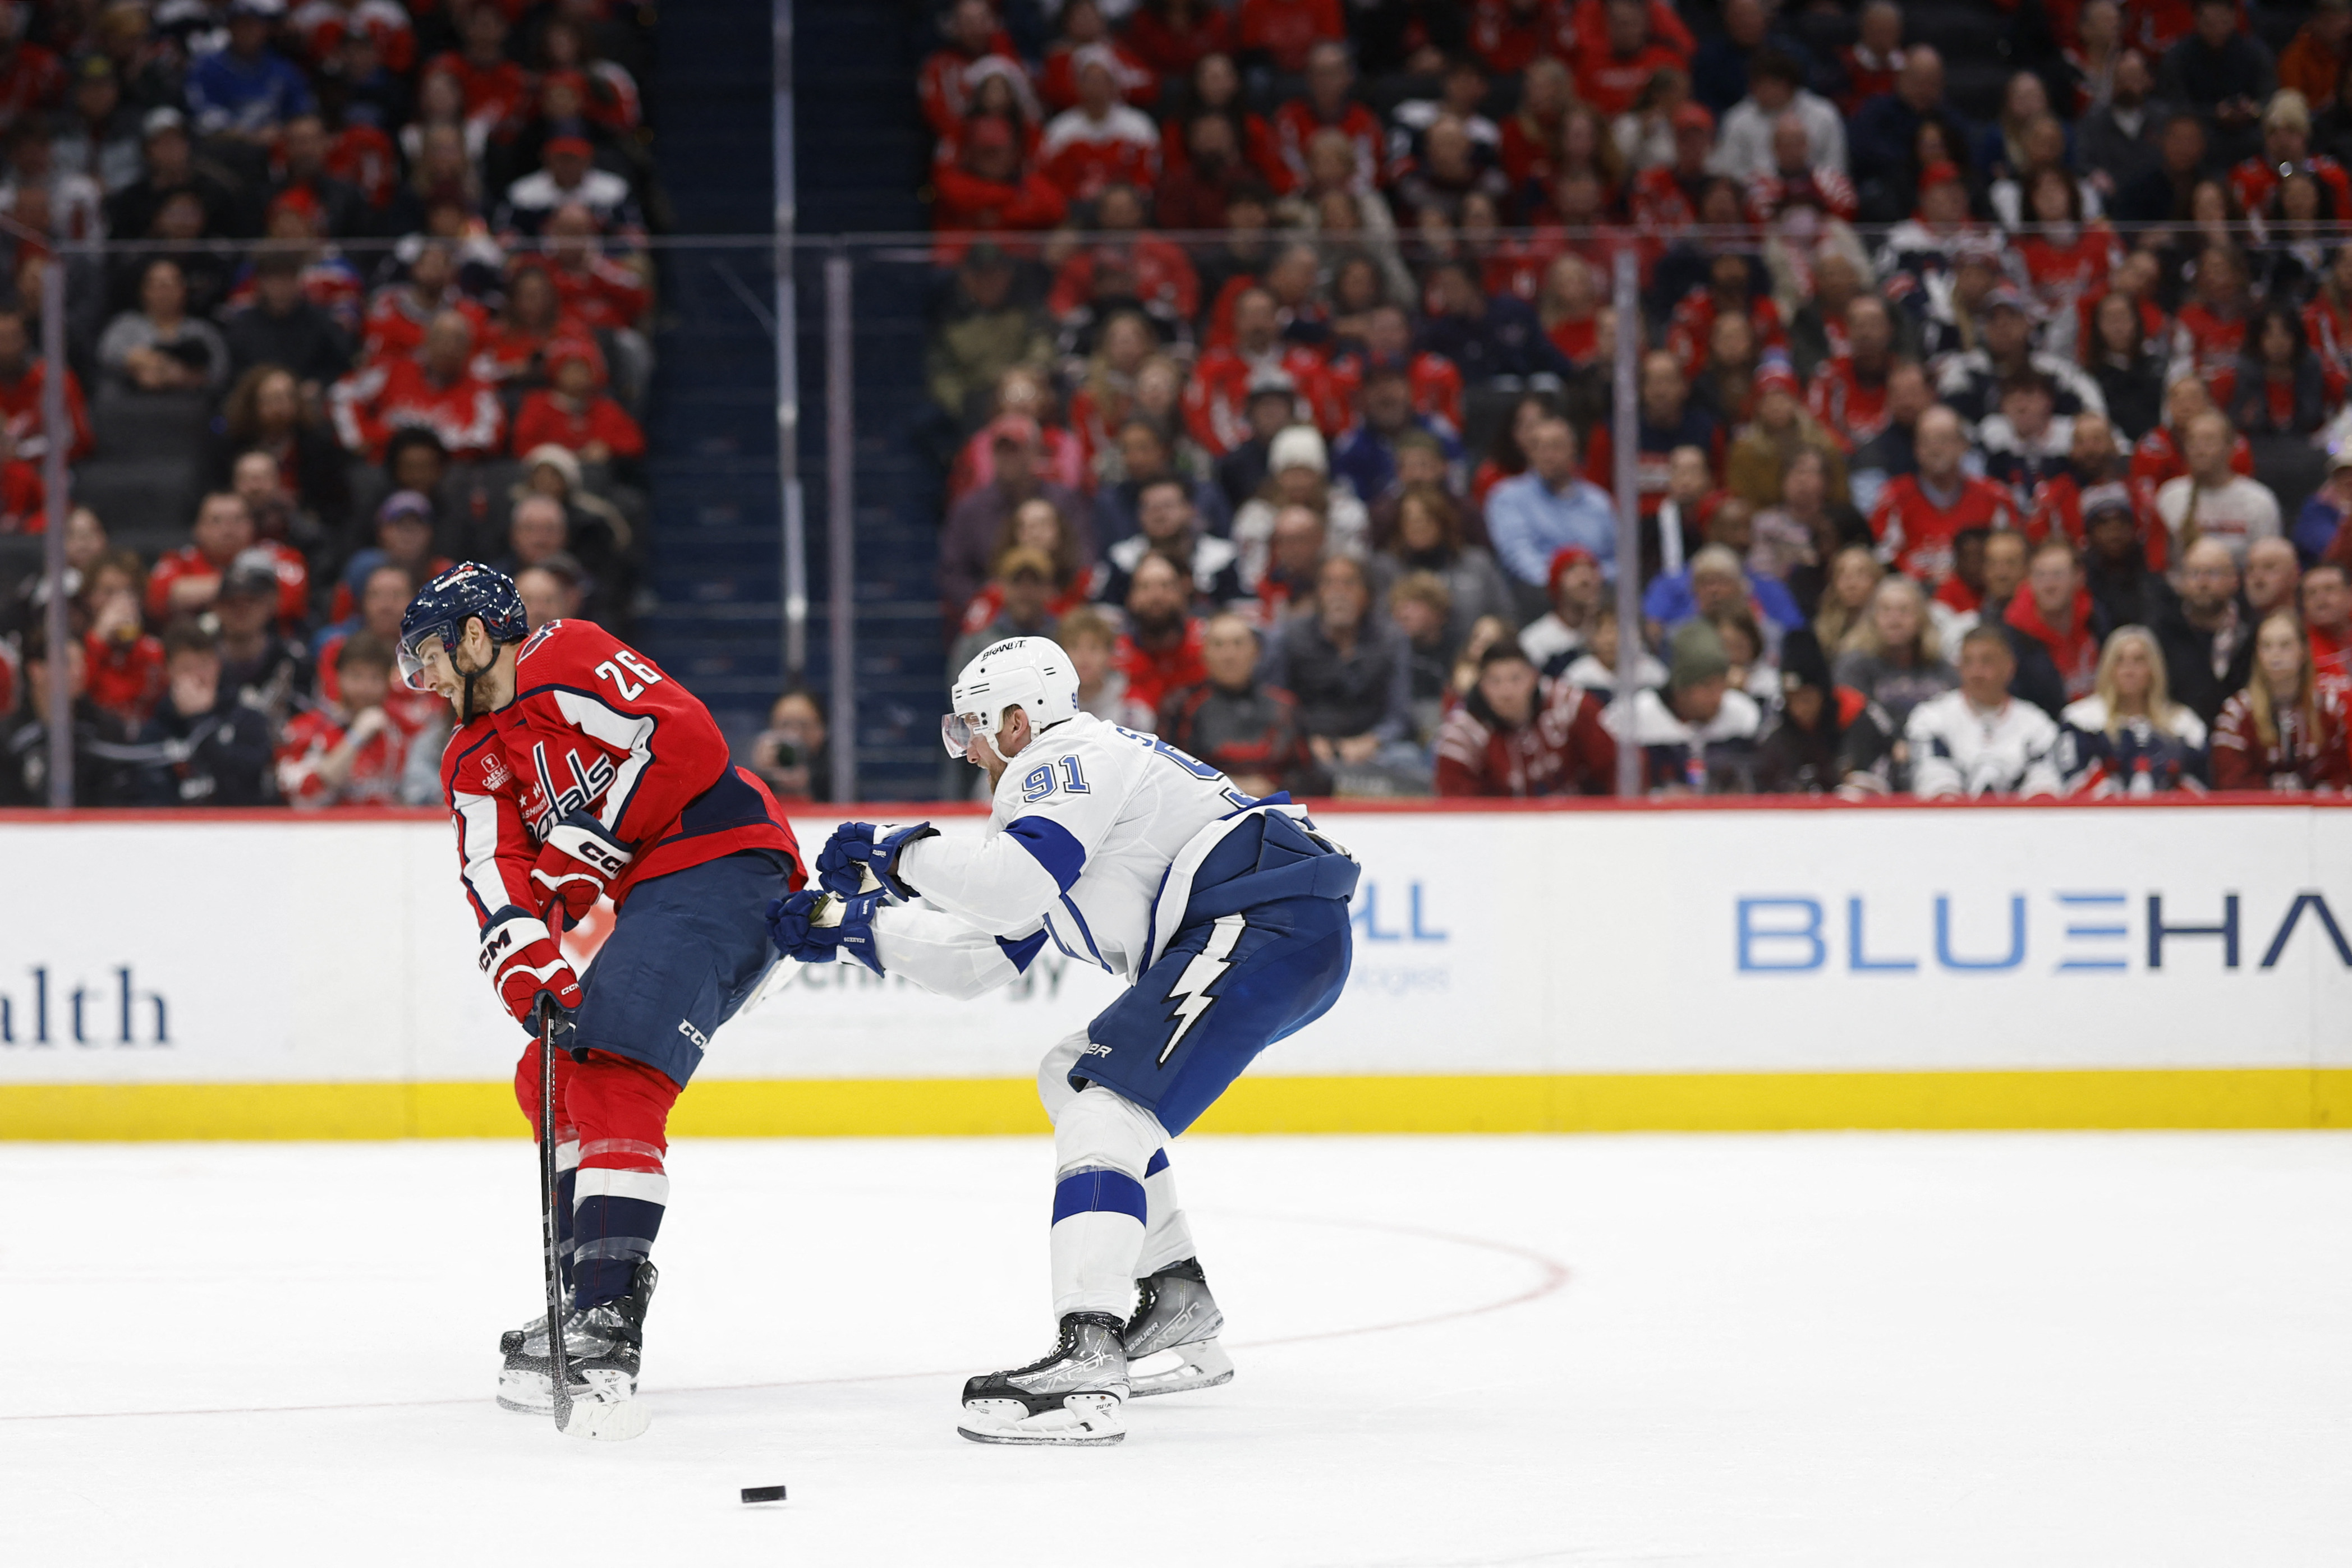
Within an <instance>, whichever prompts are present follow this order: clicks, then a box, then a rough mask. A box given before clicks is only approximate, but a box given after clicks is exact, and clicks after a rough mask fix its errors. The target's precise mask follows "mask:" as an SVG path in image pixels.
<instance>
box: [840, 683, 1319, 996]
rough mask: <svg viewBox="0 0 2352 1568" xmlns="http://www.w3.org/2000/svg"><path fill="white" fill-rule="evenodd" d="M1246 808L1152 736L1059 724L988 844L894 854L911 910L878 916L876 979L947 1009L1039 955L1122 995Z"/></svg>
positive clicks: (999, 792)
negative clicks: (1098, 970)
mask: <svg viewBox="0 0 2352 1568" xmlns="http://www.w3.org/2000/svg"><path fill="white" fill-rule="evenodd" d="M1254 799H1255V798H1254V797H1252V796H1250V795H1248V794H1246V793H1244V792H1243V791H1242V790H1239V789H1235V788H1234V783H1233V780H1232V779H1228V778H1226V777H1225V776H1224V775H1223V773H1221V772H1219V771H1218V770H1217V769H1215V768H1212V767H1210V766H1209V765H1208V764H1207V763H1204V762H1201V761H1198V760H1196V759H1194V758H1191V757H1188V756H1186V755H1185V754H1184V753H1183V752H1181V751H1180V750H1178V749H1177V748H1176V747H1172V746H1170V745H1169V744H1168V743H1167V742H1165V741H1163V740H1160V738H1159V737H1156V736H1150V735H1144V734H1139V733H1138V732H1137V731H1135V730H1131V729H1123V728H1121V727H1118V726H1117V725H1113V724H1106V723H1104V722H1103V721H1102V720H1100V719H1098V718H1096V717H1094V716H1091V715H1088V714H1085V713H1081V714H1079V715H1078V716H1076V717H1075V718H1067V719H1064V720H1062V721H1061V722H1060V723H1058V724H1055V725H1052V726H1049V727H1047V728H1046V729H1045V730H1044V731H1043V732H1041V733H1040V734H1038V735H1037V736H1036V737H1034V738H1033V739H1032V740H1031V741H1030V742H1029V744H1028V745H1027V746H1026V747H1024V748H1023V749H1022V751H1021V754H1020V755H1019V756H1017V757H1015V758H1013V766H1012V767H1010V768H1006V769H1005V772H1004V776H1003V778H1002V779H999V780H998V781H997V786H996V792H995V795H994V797H993V802H992V804H993V809H992V810H991V811H990V813H989V831H988V832H987V833H986V834H985V835H984V836H982V837H980V838H976V839H975V838H971V837H939V838H929V839H923V840H919V841H917V842H914V843H911V844H908V846H907V847H906V848H905V849H903V850H901V851H900V852H898V867H897V873H898V878H899V880H900V881H902V882H904V883H907V885H908V887H910V888H912V889H913V890H914V891H915V892H916V893H917V894H920V897H919V900H918V901H917V902H916V903H913V904H900V905H897V906H894V907H890V908H886V909H883V910H881V911H879V912H878V913H877V915H876V917H875V922H874V935H875V952H876V956H877V957H879V958H880V959H881V961H882V967H883V969H884V972H885V973H887V974H894V975H904V976H905V977H907V978H908V979H909V980H911V981H913V982H914V983H915V984H917V985H919V986H921V987H923V988H925V989H926V990H931V991H937V992H940V994H942V995H947V996H955V997H972V996H979V995H981V994H982V993H983V992H986V991H989V990H992V989H993V988H996V987H998V986H1000V985H1003V984H1004V983H1005V982H1006V981H1008V980H1010V979H1012V978H1013V977H1014V976H1015V975H1016V974H1018V973H1020V972H1021V970H1022V969H1024V968H1025V967H1027V966H1028V963H1029V960H1030V959H1031V958H1032V957H1034V956H1035V954H1036V953H1037V952H1038V950H1039V949H1040V948H1041V947H1042V946H1044V945H1045V943H1047V942H1051V943H1053V944H1054V946H1056V947H1058V948H1060V949H1061V950H1062V951H1063V952H1064V953H1066V954H1067V955H1069V956H1071V957H1073V958H1076V959H1077V960H1078V961H1080V962H1081V963H1087V964H1094V965H1097V966H1099V967H1102V968H1104V969H1107V970H1108V971H1109V972H1110V973H1112V974H1114V975H1116V976H1118V977H1119V978H1121V979H1123V980H1126V981H1129V983H1132V982H1133V981H1134V979H1135V977H1137V976H1138V975H1140V974H1141V973H1142V972H1143V971H1144V970H1145V969H1147V968H1149V967H1150V966H1151V962H1152V960H1153V959H1154V958H1155V957H1156V956H1158V954H1159V950H1160V948H1162V947H1164V946H1166V945H1167V942H1168V939H1169V938H1170V937H1171V936H1174V935H1175V926H1176V924H1177V917H1178V916H1179V915H1181V913H1182V911H1183V909H1184V907H1185V904H1186V901H1187V899H1188V898H1189V896H1190V894H1191V890H1192V875H1191V873H1192V869H1193V868H1194V867H1197V866H1198V865H1199V864H1200V862H1201V861H1202V859H1203V858H1204V857H1205V855H1206V854H1207V852H1208V851H1209V850H1210V849H1211V848H1213V847H1214V845H1215V843H1216V842H1217V841H1219V839H1220V838H1221V837H1222V836H1223V835H1222V833H1221V832H1219V831H1213V830H1217V829H1219V828H1220V827H1221V826H1223V825H1226V824H1230V823H1231V822H1232V821H1234V820H1235V819H1236V818H1237V817H1238V816H1239V815H1240V813H1241V812H1242V811H1244V810H1246V809H1248V808H1249V807H1250V806H1251V805H1252V804H1253V803H1254ZM1265 809H1266V810H1283V811H1286V813H1287V814H1291V815H1296V816H1304V815H1305V812H1304V810H1303V809H1301V808H1297V807H1288V808H1285V807H1269V808H1265Z"/></svg>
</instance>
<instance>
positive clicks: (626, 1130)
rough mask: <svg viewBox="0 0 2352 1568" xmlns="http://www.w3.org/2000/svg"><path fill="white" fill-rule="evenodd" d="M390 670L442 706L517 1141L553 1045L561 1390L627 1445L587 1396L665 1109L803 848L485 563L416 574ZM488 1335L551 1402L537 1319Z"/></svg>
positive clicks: (646, 1248)
mask: <svg viewBox="0 0 2352 1568" xmlns="http://www.w3.org/2000/svg"><path fill="white" fill-rule="evenodd" d="M400 667H401V674H402V677H403V679H404V681H405V682H406V684H407V685H410V686H412V687H415V688H418V689H422V690H430V691H432V692H435V693H436V694H438V695H440V696H441V697H443V698H444V699H445V700H446V701H447V702H448V703H449V704H450V706H452V707H453V708H454V709H456V711H457V732H456V733H455V734H454V735H452V736H451V737H450V738H449V743H448V747H447V749H446V751H445V752H444V753H443V756H442V759H441V781H442V790H443V793H444V795H445V796H446V799H447V800H448V804H449V810H450V815H451V817H452V819H453V821H455V823H456V826H457V858H458V862H459V868H460V869H459V877H460V881H461V883H462V885H463V888H464V891H465V895H466V901H467V904H468V905H469V906H470V907H471V909H472V912H473V915H474V920H475V923H476V925H478V927H479V929H480V932H481V955H480V963H481V968H482V972H483V974H485V975H486V976H488V978H489V980H490V983H491V985H492V986H493V987H495V988H496V989H497V991H498V994H499V1001H500V1003H502V1004H503V1005H504V1006H505V1008H506V1009H507V1011H508V1012H509V1013H511V1014H512V1015H513V1016H514V1019H515V1021H516V1022H517V1023H519V1024H520V1025H521V1026H522V1027H523V1029H524V1030H526V1031H528V1032H529V1033H530V1035H531V1037H532V1039H531V1044H530V1048H529V1049H528V1050H526V1051H524V1053H523V1057H522V1061H521V1062H520V1064H519V1066H518V1067H517V1069H516V1072H515V1093H516V1098H517V1099H518V1100H520V1102H521V1104H522V1107H523V1113H524V1114H525V1115H526V1116H528V1117H529V1118H530V1121H531V1123H532V1130H533V1132H534V1133H537V1132H538V1131H539V1128H538V1122H539V1113H540V1077H541V1067H540V1059H539V1050H540V1047H539V1040H538V1036H539V1033H540V1030H541V1027H542V1026H543V1024H544V1022H545V1020H546V1019H547V1017H548V1015H549V1013H550V1012H552V1015H553V1019H554V1028H555V1038H556V1040H557V1042H558V1044H559V1046H561V1047H562V1049H563V1051H564V1054H563V1055H562V1057H560V1058H559V1059H558V1061H557V1062H556V1079H555V1083H556V1124H555V1131H554V1137H555V1140H556V1145H557V1161H558V1166H559V1168H560V1170H561V1171H562V1176H561V1178H560V1180H559V1182H558V1188H559V1193H558V1198H557V1206H556V1207H557V1213H558V1216H559V1220H558V1224H559V1229H561V1228H562V1227H563V1223H564V1221H566V1220H568V1221H569V1234H568V1235H566V1236H562V1237H561V1238H560V1240H561V1243H562V1249H563V1251H564V1255H565V1270H564V1271H565V1273H566V1275H567V1276H568V1279H567V1284H568V1286H569V1289H570V1292H571V1293H570V1306H569V1310H568V1312H566V1315H565V1317H564V1343H565V1348H566V1352H567V1354H568V1356H569V1358H570V1363H569V1364H570V1379H569V1381H570V1385H571V1393H572V1400H573V1401H574V1404H575V1406H586V1407H589V1410H588V1415H589V1418H590V1420H591V1421H592V1422H599V1423H602V1424H604V1426H605V1428H606V1430H607V1431H615V1429H617V1430H616V1431H615V1435H617V1434H618V1433H628V1435H634V1434H633V1433H629V1431H628V1428H629V1427H630V1425H631V1423H630V1422H627V1421H607V1420H606V1417H607V1416H610V1415H611V1414H612V1413H611V1412H610V1411H607V1410H600V1409H598V1408H597V1407H602V1406H624V1405H626V1404H627V1403H628V1402H629V1401H630V1400H632V1399H633V1398H634V1397H635V1391H636V1375H637V1364H638V1357H639V1352H640V1349H641V1347H642V1345H643V1343H644V1323H645V1313H646V1302H647V1301H648V1300H649V1298H650V1297H651V1296H652V1293H653V1289H654V1280H655V1274H654V1268H653V1265H652V1264H651V1263H650V1262H648V1261H647V1256H648V1254H649V1253H650V1252H651V1250H652V1248H653V1241H654V1235H655V1232H656V1230H657V1229H659V1228H660V1225H661V1218H662V1210H663V1207H664V1206H665V1204H667V1201H668V1197H669V1182H668V1178H667V1176H666V1175H665V1174H664V1171H663V1165H662V1159H663V1154H664V1151H665V1149H666V1147H667V1141H666V1129H667V1124H668V1117H669V1108H670V1105H671V1103H673V1102H675V1101H676V1100H677V1096H678V1093H679V1092H680V1091H681V1090H683V1089H684V1088H685V1087H686V1084H687V1082H688V1080H689V1079H690V1078H692V1077H693V1075H694V1071H695V1068H696V1067H697V1066H698V1064H699V1063H700V1061H701V1060H702V1053H703V1050H704V1048H705V1047H706V1046H708V1045H709V1040H710V1036H711V1033H712V1031H713V1030H717V1029H718V1028H719V1025H720V1024H722V1023H724V1022H726V1021H727V1020H728V1019H730V1018H732V1017H733V1016H734V1015H735V1013H736V1012H737V1010H738V1009H740V1008H741V1007H742V1006H743V1004H744V1003H745V1002H746V1001H747V1000H748V999H750V998H751V996H752V995H753V994H754V993H755V992H756V991H757V989H758V988H759V986H760V984H761V981H762V980H763V979H764V978H765V977H766V976H767V973H768V970H769V968H770V967H772V964H773V963H774V961H775V954H774V952H773V951H772V949H771V948H770V947H769V946H768V943H767V940H766V936H765V915H766V911H767V907H768V905H769V904H771V903H772V902H774V901H776V900H778V899H781V898H782V897H783V896H784V895H785V894H789V893H791V892H793V890H794V889H797V888H798V887H800V886H801V884H802V883H803V881H804V880H805V876H804V873H803V870H802V865H801V856H800V848H799V845H798V844H796V843H795V842H794V841H793V831H792V828H791V827H790V826H789V825H788V824H787V823H786V822H785V821H784V817H783V813H782V811H781V810H779V809H778V808H777V805H776V802H775V800H774V798H773V797H772V796H771V795H770V794H769V793H768V789H767V787H766V786H765V785H763V784H761V782H760V780H759V779H757V778H755V777H754V776H753V775H751V773H749V772H746V771H745V770H744V769H742V768H738V767H736V766H735V765H734V763H733V762H732V761H731V760H730V758H729V755H728V749H727V741H726V738H725V737H724V736H722V735H721V734H720V733H719V727H718V725H717V724H716V723H714V722H713V721H712V719H711V716H710V713H709V709H707V708H705V707H704V706H702V704H701V703H700V702H698V701H697V700H696V699H695V697H694V695H693V694H691V693H689V692H688V691H687V690H686V689H685V688H684V687H683V686H681V685H678V683H677V681H676V680H674V679H672V678H671V677H670V676H668V675H667V674H664V673H663V672H662V671H661V670H660V669H659V668H657V667H656V665H655V664H653V663H652V661H650V660H648V659H646V657H645V655H643V654H641V653H637V652H636V651H635V650H634V649H632V648H630V647H628V646H627V645H626V644H625V643H621V642H620V641H618V640H617V639H615V638H614V636H613V635H612V634H611V633H609V632H605V631H604V629H603V628H601V627H598V626H594V625H591V624H589V623H588V622H580V621H551V622H548V623H547V624H545V625H543V626H541V628H540V629H539V630H538V631H536V632H530V631H529V630H528V629H527V628H526V625H525V621H524V615H523V604H522V597H521V595H520V593H518V592H517V591H516V589H515V585H514V583H513V582H512V581H510V580H509V579H508V578H506V577H505V576H503V575H502V574H500V573H499V572H496V571H493V570H490V569H489V568H488V567H485V566H480V565H478V564H475V563H472V562H468V563H467V564H466V565H463V566H456V567H452V568H450V569H449V570H447V571H445V572H443V573H441V575H439V576H438V577H436V578H435V579H434V580H432V581H431V582H429V583H427V584H425V588H424V589H423V590H422V591H420V592H419V593H418V594H417V595H416V597H415V600H413V601H411V602H410V604H409V606H408V612H407V614H406V615H405V616H404V618H403V620H402V622H401V628H400ZM603 897H609V898H611V899H612V901H613V903H614V906H615V908H616V910H617V914H616V915H615V916H614V922H613V927H612V932H611V935H609V936H607V937H606V938H605V940H604V947H603V948H602V950H601V951H599V952H598V954H597V955H596V958H595V961H594V962H593V963H592V964H591V965H590V966H589V967H588V972H587V974H586V975H585V976H575V975H574V974H573V973H572V966H571V964H570V963H569V962H568V961H567V960H566V959H565V957H564V956H563V953H562V948H561V947H560V946H558V942H559V938H560V935H561V933H562V931H565V930H569V929H570V928H571V927H572V925H574V924H575V923H576V922H578V921H579V920H580V919H581V918H582V917H583V916H584V915H586V914H587V913H588V911H589V910H590V908H591V907H593V905H594V904H595V903H596V901H597V900H598V899H599V898H603ZM499 1348H500V1349H501V1351H502V1352H504V1354H505V1356H506V1362H505V1365H504V1367H503V1369H502V1370H501V1372H500V1374H499V1404H500V1405H502V1406H506V1407H507V1408H509V1409H510V1410H536V1411H540V1412H544V1411H546V1410H548V1409H549V1408H550V1407H551V1405H552V1402H553V1393H554V1390H553V1382H552V1378H551V1375H550V1369H549V1363H550V1356H549V1354H548V1339H547V1329H546V1325H545V1323H544V1322H543V1321H542V1322H538V1323H533V1324H531V1325H530V1326H529V1327H527V1328H524V1329H520V1330H515V1331H511V1332H509V1333H508V1334H507V1335H506V1336H505V1338H504V1340H503V1341H502V1342H501V1343H500V1347H499ZM573 1419H574V1422H575V1423H578V1422H579V1420H580V1419H581V1417H580V1416H579V1415H578V1414H576V1413H575V1415H574V1417H573ZM641 1420H642V1413H638V1420H637V1425H638V1429H642V1427H641Z"/></svg>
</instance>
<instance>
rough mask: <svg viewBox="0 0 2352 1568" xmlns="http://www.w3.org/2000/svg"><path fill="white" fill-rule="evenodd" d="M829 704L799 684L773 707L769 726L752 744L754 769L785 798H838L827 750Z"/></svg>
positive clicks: (779, 795) (772, 788) (780, 797)
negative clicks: (827, 711)
mask: <svg viewBox="0 0 2352 1568" xmlns="http://www.w3.org/2000/svg"><path fill="white" fill-rule="evenodd" d="M825 741H826V728H825V716H824V704H823V703H821V702H819V701H818V700H817V696H816V694H815V693H814V692H812V691H809V690H808V689H806V688H805V687H803V686H794V687H793V688H792V689H791V690H790V691H787V692H785V693H784V694H783V695H782V696H779V697H778V698H777V699H776V701H775V704H774V706H772V707H770V708H769V709H768V727H767V728H766V729H763V730H761V732H760V737H759V738H758V739H756V740H754V741H753V742H752V743H751V771H752V772H754V773H756V774H758V775H759V776H760V777H761V779H763V780H765V781H766V783H767V786H768V789H769V790H770V791H771V792H772V794H774V796H775V797H776V799H777V800H832V799H833V764H832V758H831V754H830V753H829V752H828V750H827V749H826V746H825Z"/></svg>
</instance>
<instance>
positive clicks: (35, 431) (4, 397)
mask: <svg viewBox="0 0 2352 1568" xmlns="http://www.w3.org/2000/svg"><path fill="white" fill-rule="evenodd" d="M31 350H32V340H31V337H30V334H29V333H28V331H27V330H26V322H25V313H24V311H23V310H21V309H17V310H0V424H5V427H6V429H7V433H8V437H9V439H10V440H11V441H13V442H14V443H15V444H16V455H17V456H19V457H21V458H24V459H25V460H26V461H27V462H38V461H39V460H40V459H41V458H42V457H43V456H44V455H46V454H47V452H48V450H49V439H48V434H47V429H46V427H45V426H44V425H43V423H42V413H41V389H42V387H43V386H44V385H45V384H47V378H48V367H47V364H45V363H44V362H43V361H40V360H37V359H36V358H34V357H33V354H32V351H31ZM65 374H66V417H67V418H68V420H69V421H71V422H72V424H73V433H74V444H73V450H72V451H70V452H69V453H68V454H67V456H68V459H70V460H71V461H73V462H76V463H79V462H80V461H81V460H82V459H83V458H85V457H87V456H89V455H90V453H91V452H93V451H94V450H96V448H97V443H96V442H95V441H94V440H93V439H92V438H91V436H90V433H89V408H88V407H87V406H86V405H85V404H84V403H83V402H82V397H81V382H80V380H79V378H78V377H77V376H76V375H75V374H74V373H73V371H72V369H71V368H70V367H68V369H67V371H66V373H65Z"/></svg>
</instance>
